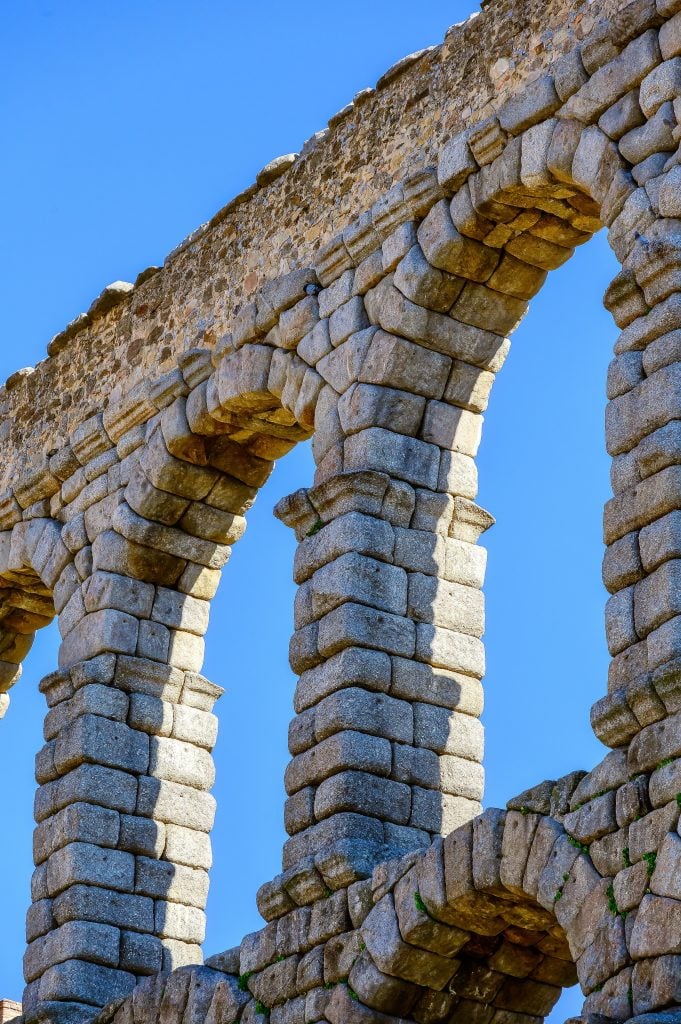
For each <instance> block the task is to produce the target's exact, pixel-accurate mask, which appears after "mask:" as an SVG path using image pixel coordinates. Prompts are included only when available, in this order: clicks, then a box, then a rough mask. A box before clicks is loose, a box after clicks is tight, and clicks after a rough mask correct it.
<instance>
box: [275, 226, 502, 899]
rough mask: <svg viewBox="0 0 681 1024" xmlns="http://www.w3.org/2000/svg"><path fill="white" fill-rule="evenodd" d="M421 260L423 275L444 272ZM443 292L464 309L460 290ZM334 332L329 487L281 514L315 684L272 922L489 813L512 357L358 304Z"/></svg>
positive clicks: (298, 620)
mask: <svg viewBox="0 0 681 1024" xmlns="http://www.w3.org/2000/svg"><path fill="white" fill-rule="evenodd" d="M408 227H409V226H408ZM411 230H412V232H413V228H411ZM414 248H415V249H416V250H417V251H416V252H414V253H412V254H411V257H405V259H408V258H411V261H412V263H413V264H414V269H413V270H412V271H411V273H412V275H413V277H418V276H419V275H420V276H421V278H423V277H424V276H426V275H428V274H429V273H430V274H431V275H436V274H438V273H440V272H437V271H434V270H433V269H432V268H429V267H428V264H426V262H425V259H424V258H423V255H422V253H420V250H419V247H418V245H417V246H415V247H414ZM440 277H441V278H444V277H446V275H443V274H441V273H440ZM438 283H439V285H440V287H442V289H443V292H445V293H446V294H443V295H442V296H441V300H440V301H442V302H443V303H450V304H451V301H452V297H451V294H449V292H447V285H448V282H447V281H436V282H431V286H432V289H433V290H434V289H435V288H436V286H437V285H438ZM386 288H387V289H388V291H387V293H386ZM450 288H451V285H450ZM329 291H331V289H329ZM378 291H379V289H376V292H378ZM394 295H398V301H400V300H401V301H402V302H404V299H403V298H402V296H401V295H399V293H397V291H396V289H395V288H394V287H393V286H392V284H391V281H390V279H388V280H387V283H386V285H385V287H384V288H383V292H382V294H379V295H377V296H376V297H375V299H374V301H373V302H372V301H371V296H367V298H366V300H365V301H366V308H367V309H368V310H369V313H370V315H371V319H372V320H375V319H378V318H379V316H381V314H382V312H383V310H384V309H385V306H386V303H388V304H389V303H390V302H391V301H392V300H393V298H394ZM323 296H324V293H322V296H321V297H320V298H322V297H323ZM407 305H409V304H407ZM412 308H414V309H415V308H417V307H415V306H412ZM421 312H422V313H424V314H425V313H426V312H427V311H426V310H422V311H421ZM406 315H407V316H409V311H408V310H407V313H406ZM429 315H430V316H431V317H432V316H433V314H429ZM334 318H335V319H334ZM441 319H442V320H443V321H444V320H445V318H444V317H442V318H441ZM327 324H330V325H331V327H330V330H331V332H332V333H333V332H334V327H335V330H336V338H335V339H333V340H334V343H335V348H334V350H333V351H332V352H331V353H329V355H327V356H326V357H325V361H324V360H322V363H324V365H323V367H322V369H323V371H324V374H325V376H326V378H327V380H328V379H330V380H332V381H333V386H331V385H330V384H329V385H326V386H325V387H324V389H323V390H322V392H321V395H320V397H319V399H318V402H317V414H316V423H315V425H316V433H315V437H314V440H313V449H314V455H315V459H316V462H317V467H318V469H317V474H316V477H315V486H314V487H313V488H312V489H310V490H308V491H301V492H297V493H296V494H294V495H292V496H291V497H290V498H288V499H285V500H284V501H283V502H281V503H280V504H279V506H278V508H277V515H279V517H280V518H282V519H283V520H284V521H286V522H287V523H289V524H290V525H291V526H293V527H294V529H295V530H296V535H297V537H298V539H299V541H300V545H299V548H298V551H297V553H296V557H295V563H294V577H295V580H296V582H297V583H298V585H299V590H298V593H297V597H296V603H295V630H296V631H295V634H294V636H293V639H292V642H291V651H290V657H291V665H292V667H293V669H294V671H295V672H297V673H299V674H300V680H299V682H298V685H297V688H296V694H295V698H294V706H295V711H296V718H295V719H294V721H293V722H292V724H291V728H290V732H289V746H290V751H291V754H292V755H293V759H292V761H291V763H290V764H289V767H288V769H287V773H286V787H287V793H288V800H287V803H286V811H285V819H286V828H287V831H288V832H289V835H290V836H291V838H290V839H289V840H288V842H287V843H286V846H285V849H284V858H283V867H284V874H283V875H282V876H281V878H280V879H277V880H275V882H274V883H272V886H266V887H264V888H263V890H261V903H262V905H263V907H264V908H265V911H266V916H270V915H271V909H272V908H271V907H270V906H268V904H269V903H271V902H272V901H276V898H278V897H275V893H280V892H281V890H282V888H283V889H284V890H286V889H287V886H288V887H289V888H291V887H293V888H295V889H296V897H295V898H296V899H297V898H299V894H300V893H299V890H300V878H301V875H304V874H305V873H308V875H309V877H310V878H312V877H315V876H316V877H317V878H318V877H319V875H320V874H321V876H322V878H323V879H324V885H326V886H328V887H329V888H330V889H336V888H338V887H340V886H342V885H348V884H350V883H351V882H352V881H354V880H355V879H357V878H361V877H365V876H366V875H367V873H369V872H370V871H371V869H372V867H373V866H374V864H376V863H378V862H380V861H382V860H385V859H387V858H389V857H391V856H396V855H400V854H402V853H405V852H408V851H411V850H414V849H418V848H421V847H424V846H427V845H428V844H429V843H430V841H431V839H432V837H433V836H434V835H439V834H446V833H448V832H449V831H451V830H452V829H453V828H455V827H457V826H458V825H460V824H461V823H462V822H464V821H467V820H469V819H471V818H473V817H474V816H475V815H477V814H478V813H479V812H480V803H479V801H480V799H481V797H482V791H483V770H482V766H481V760H482V753H483V736H482V727H481V725H480V722H479V716H480V713H481V711H482V686H481V679H482V676H483V674H484V650H483V646H482V642H481V636H482V633H483V627H484V615H483V599H482V594H481V592H480V588H481V586H482V583H483V578H484V571H485V551H484V549H482V548H480V547H478V546H477V545H476V541H477V540H478V538H479V536H480V534H481V533H482V531H483V530H485V529H486V528H487V527H488V526H489V525H490V524H491V522H493V520H492V518H491V517H490V516H489V515H488V514H487V513H486V512H484V510H482V509H480V508H479V507H478V506H477V505H476V504H475V503H474V501H473V499H474V497H475V495H476V492H477V474H476V469H475V464H474V456H475V454H476V452H477V448H478V444H479V440H480V433H481V426H482V416H481V413H482V411H483V409H484V408H485V407H486V403H487V397H488V394H489V390H490V387H491V384H492V381H493V379H494V372H495V371H496V370H497V369H498V368H499V367H500V366H501V363H502V362H503V358H504V356H505V354H506V351H507V348H508V343H507V342H505V341H504V340H503V338H502V337H500V336H498V335H495V334H491V333H489V332H484V331H478V330H476V329H475V328H470V327H464V326H461V325H456V324H455V323H454V322H453V321H452V320H449V318H447V325H446V326H447V330H448V331H453V330H456V329H457V327H458V328H459V330H460V333H461V335H462V338H461V344H460V345H459V349H461V348H465V346H466V344H467V343H469V344H472V348H473V358H474V359H475V360H476V362H477V364H480V363H482V364H483V365H475V364H474V363H473V362H470V363H469V362H466V361H465V360H464V359H456V358H452V357H451V356H449V355H445V354H443V353H441V352H438V351H434V350H433V349H432V348H431V347H426V346H425V345H419V344H417V343H414V342H412V341H410V340H408V339H407V338H404V337H401V336H400V335H399V334H397V333H386V332H385V331H383V330H379V329H377V328H376V327H372V326H366V324H367V319H366V313H364V306H363V304H362V302H361V300H358V299H357V298H355V299H351V300H349V301H348V302H346V303H345V304H342V305H340V306H339V308H338V309H337V310H333V309H332V310H331V316H330V320H329V321H328V322H327ZM324 326H325V324H324V323H322V324H321V325H320V328H319V329H321V328H323V327H324ZM326 329H329V328H328V326H327V328H326ZM394 329H395V331H397V329H398V328H397V326H395V327H394ZM473 339H475V340H476V341H477V342H478V344H479V343H480V341H482V342H483V343H486V345H487V348H488V350H489V351H488V352H482V350H481V348H478V350H477V351H475V350H474V343H473ZM318 366H321V363H320V364H318ZM358 378H359V379H358ZM322 888H323V886H322Z"/></svg>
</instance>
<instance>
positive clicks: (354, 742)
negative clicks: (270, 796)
mask: <svg viewBox="0 0 681 1024" xmlns="http://www.w3.org/2000/svg"><path fill="white" fill-rule="evenodd" d="M391 763H392V752H391V747H390V742H389V741H388V740H386V739H383V738H381V737H378V736H370V735H368V734H367V733H361V732H356V731H353V730H346V731H344V732H338V733H335V735H333V736H329V737H328V738H327V739H325V740H322V742H321V743H318V744H317V745H316V746H314V747H311V748H310V750H308V751H306V752H305V753H304V754H299V755H298V756H297V757H294V758H293V760H292V761H291V762H290V763H289V765H288V766H287V768H286V773H285V777H284V778H285V784H286V792H287V793H288V794H289V795H291V794H293V793H295V792H297V791H298V790H299V789H302V788H303V787H304V786H309V785H314V784H316V783H319V782H321V781H322V780H323V779H325V778H327V777H328V776H329V775H333V774H335V773H337V772H339V771H343V770H345V769H348V768H359V769H361V770H363V771H369V772H373V773H374V774H378V775H389V774H390V767H391Z"/></svg>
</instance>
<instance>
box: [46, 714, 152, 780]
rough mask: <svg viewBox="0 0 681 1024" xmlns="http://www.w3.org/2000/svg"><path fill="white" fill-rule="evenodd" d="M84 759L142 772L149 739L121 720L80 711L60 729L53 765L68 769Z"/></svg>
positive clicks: (147, 761) (147, 755)
mask: <svg viewBox="0 0 681 1024" xmlns="http://www.w3.org/2000/svg"><path fill="white" fill-rule="evenodd" d="M83 762H91V763H95V764H103V765H105V766H106V767H108V768H120V769H123V770H125V771H128V772H144V771H146V770H147V766H148V764H149V739H148V737H147V736H146V735H145V734H144V733H142V732H138V731H137V730H136V729H130V728H129V727H128V726H127V725H124V724H123V723H122V722H115V721H112V720H111V719H109V718H102V717H100V716H99V715H89V714H88V715H83V716H81V717H80V718H78V719H76V721H75V722H73V724H72V725H70V726H69V727H68V728H67V729H66V730H64V731H62V732H61V733H60V735H59V737H58V739H57V742H56V747H55V766H56V768H57V769H58V771H60V772H66V771H69V770H70V769H72V768H75V767H77V766H78V765H79V764H82V763H83Z"/></svg>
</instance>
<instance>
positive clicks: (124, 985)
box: [39, 960, 137, 1006]
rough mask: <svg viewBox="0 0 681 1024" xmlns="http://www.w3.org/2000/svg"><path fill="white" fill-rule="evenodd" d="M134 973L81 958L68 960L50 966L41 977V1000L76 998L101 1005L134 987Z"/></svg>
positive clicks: (91, 1004) (120, 997) (121, 995)
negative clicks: (88, 961)
mask: <svg viewBox="0 0 681 1024" xmlns="http://www.w3.org/2000/svg"><path fill="white" fill-rule="evenodd" d="M136 980H137V979H136V978H135V975H134V974H130V973H129V972H127V971H118V970H114V969H113V968H111V967H102V966H100V965H99V964H92V963H87V962H86V961H84V960H67V961H66V962H65V963H61V964H57V965H55V966H54V967H50V968H49V970H47V971H46V972H45V974H44V975H43V976H42V978H41V979H40V990H39V991H40V998H41V1000H54V999H57V1000H60V1001H62V1000H76V1001H77V1002H81V1003H87V1004H88V1005H90V1006H104V1005H106V1003H110V1002H112V1001H113V1000H114V999H122V998H124V997H125V996H127V995H128V994H129V993H130V992H131V991H132V989H133V988H134V987H135V983H136Z"/></svg>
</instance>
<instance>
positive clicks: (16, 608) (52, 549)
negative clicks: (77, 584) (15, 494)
mask: <svg viewBox="0 0 681 1024" xmlns="http://www.w3.org/2000/svg"><path fill="white" fill-rule="evenodd" d="M19 493H23V494H24V495H26V492H21V491H20V492H19ZM28 498H29V499H30V495H28ZM0 551H1V554H0V591H1V593H2V605H1V610H0V650H1V652H2V664H1V665H0V717H2V716H4V714H5V713H6V711H7V708H8V707H9V700H10V698H9V693H8V690H9V689H10V688H11V687H12V686H14V684H15V683H16V682H17V681H18V679H19V677H20V676H21V666H22V662H23V660H24V658H25V657H26V655H27V654H28V652H29V650H30V649H31V646H32V644H33V640H34V639H35V634H36V632H37V630H39V629H41V628H42V627H43V626H47V625H48V624H49V623H50V622H51V621H52V619H53V618H54V615H55V602H56V601H58V600H59V595H58V594H55V585H56V583H57V581H58V579H59V577H60V576H61V574H62V572H64V571H65V570H67V567H69V566H70V567H71V569H72V571H73V567H72V561H73V556H72V555H71V553H70V551H69V550H68V548H66V546H65V545H64V543H63V541H62V536H61V527H60V525H59V524H58V523H57V522H55V521H54V520H53V519H49V518H43V517H40V516H38V517H36V518H32V519H28V520H20V521H18V522H15V524H14V526H13V527H12V529H9V530H5V531H4V532H2V533H0Z"/></svg>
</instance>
